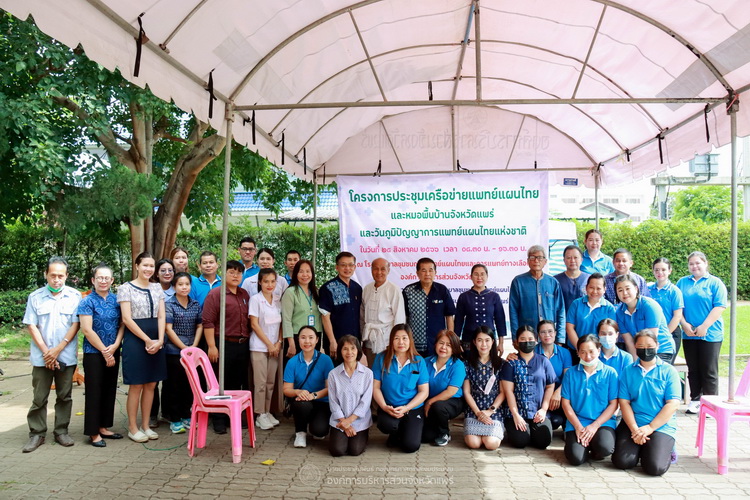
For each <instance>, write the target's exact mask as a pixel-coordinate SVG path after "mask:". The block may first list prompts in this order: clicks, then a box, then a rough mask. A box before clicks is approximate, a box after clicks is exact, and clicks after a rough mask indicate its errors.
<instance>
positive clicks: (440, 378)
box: [425, 356, 466, 398]
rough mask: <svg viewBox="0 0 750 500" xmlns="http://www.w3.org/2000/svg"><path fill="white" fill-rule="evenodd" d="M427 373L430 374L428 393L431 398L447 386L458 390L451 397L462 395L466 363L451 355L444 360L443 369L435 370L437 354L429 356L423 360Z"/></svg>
mask: <svg viewBox="0 0 750 500" xmlns="http://www.w3.org/2000/svg"><path fill="white" fill-rule="evenodd" d="M425 363H426V364H427V373H428V375H429V376H430V395H429V396H428V397H430V398H433V397H435V396H437V395H438V394H440V393H441V392H443V391H444V390H446V389H447V388H448V386H450V387H458V391H457V392H456V394H454V395H453V396H452V397H454V398H460V397H462V396H463V395H464V380H466V365H465V364H464V362H463V361H461V360H460V359H457V358H454V357H453V356H451V357H450V358H449V359H448V361H446V363H445V365H444V366H443V369H442V370H440V371H439V372H436V371H435V370H436V368H435V364H436V363H437V356H430V357H429V358H427V359H426V360H425Z"/></svg>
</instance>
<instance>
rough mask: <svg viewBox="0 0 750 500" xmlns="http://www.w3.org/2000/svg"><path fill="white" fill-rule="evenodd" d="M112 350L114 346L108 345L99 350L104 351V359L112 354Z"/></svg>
mask: <svg viewBox="0 0 750 500" xmlns="http://www.w3.org/2000/svg"><path fill="white" fill-rule="evenodd" d="M112 351H113V349H112V346H111V345H108V346H107V347H105V348H104V349H102V350H101V351H99V352H101V353H102V356H104V359H107V356H109V355H111V354H112Z"/></svg>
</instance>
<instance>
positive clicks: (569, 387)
mask: <svg viewBox="0 0 750 500" xmlns="http://www.w3.org/2000/svg"><path fill="white" fill-rule="evenodd" d="M617 393H618V383H617V372H616V371H615V369H614V368H612V367H611V366H607V365H605V364H604V363H601V362H600V363H599V364H598V365H597V367H596V371H595V372H594V373H593V374H591V375H587V374H586V371H585V370H584V366H583V365H581V364H579V365H576V366H574V367H573V368H571V369H570V370H568V371H567V372H565V378H563V382H562V391H561V393H560V395H561V396H562V398H563V399H567V400H568V401H570V406H571V407H572V408H573V413H575V414H576V417H578V420H579V421H580V422H581V425H583V426H584V427H586V426H587V425H590V424H591V423H592V422H593V421H594V420H596V419H597V418H599V416H600V415H601V414H602V413H604V410H605V409H606V408H607V406H609V403H610V401H612V400H615V399H617ZM602 426H604V427H611V428H612V429H614V428H615V427H616V426H617V421H616V419H615V416H614V413H613V414H612V417H610V418H609V420H607V421H606V422H604V423H603V424H602ZM574 430H575V429H574V428H573V425H572V424H571V423H570V421H568V422H567V423H566V424H565V432H568V431H574Z"/></svg>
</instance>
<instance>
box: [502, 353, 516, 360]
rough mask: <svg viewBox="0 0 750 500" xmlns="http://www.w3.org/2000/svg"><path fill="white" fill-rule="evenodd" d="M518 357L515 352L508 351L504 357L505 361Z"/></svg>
mask: <svg viewBox="0 0 750 500" xmlns="http://www.w3.org/2000/svg"><path fill="white" fill-rule="evenodd" d="M517 359H518V353H517V352H509V353H508V357H506V358H505V360H506V361H515V360H517Z"/></svg>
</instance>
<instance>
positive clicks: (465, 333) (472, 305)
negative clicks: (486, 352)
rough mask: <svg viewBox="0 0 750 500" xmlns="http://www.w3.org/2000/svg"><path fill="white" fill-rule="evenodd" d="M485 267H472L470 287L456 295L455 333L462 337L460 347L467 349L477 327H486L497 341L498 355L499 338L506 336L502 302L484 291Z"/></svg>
mask: <svg viewBox="0 0 750 500" xmlns="http://www.w3.org/2000/svg"><path fill="white" fill-rule="evenodd" d="M487 277H488V273H487V266H485V265H484V264H475V265H474V267H472V268H471V282H472V284H473V286H472V287H471V288H470V289H468V290H467V291H465V292H463V293H462V294H461V295H459V296H458V301H456V321H455V328H456V333H457V334H458V335H459V336H460V337H461V342H462V344H463V348H464V349H466V350H468V349H469V345H470V343H471V339H472V338H473V337H474V333H475V332H476V331H477V328H479V327H480V326H482V325H484V326H488V327H489V328H490V331H491V332H492V334H493V335H494V336H495V337H499V338H498V345H499V347H500V354H501V355H502V353H503V342H502V339H503V337H505V335H506V333H507V332H506V326H505V311H504V310H503V301H502V299H501V298H500V295H498V294H497V293H496V292H493V291H492V290H488V289H487Z"/></svg>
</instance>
